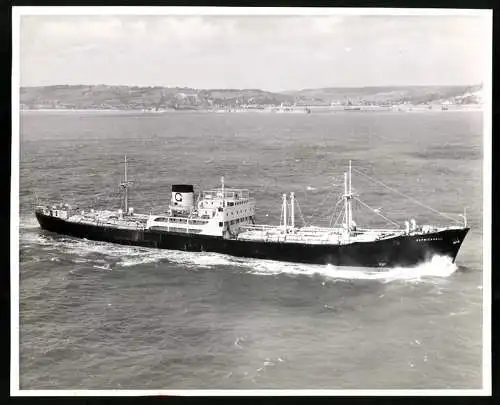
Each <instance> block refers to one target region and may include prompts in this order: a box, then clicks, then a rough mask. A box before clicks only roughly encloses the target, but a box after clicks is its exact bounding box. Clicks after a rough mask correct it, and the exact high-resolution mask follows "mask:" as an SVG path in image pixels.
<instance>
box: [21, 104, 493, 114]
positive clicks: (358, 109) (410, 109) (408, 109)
mask: <svg viewBox="0 0 500 405" xmlns="http://www.w3.org/2000/svg"><path fill="white" fill-rule="evenodd" d="M482 110H483V106H482V105H478V104H464V105H455V106H450V107H447V108H442V106H441V105H432V106H427V105H415V106H414V105H411V106H410V105H402V106H391V107H390V108H367V107H366V106H352V107H351V108H347V109H345V108H329V107H316V108H315V107H309V111H307V110H305V109H296V110H293V111H280V110H278V109H230V110H227V109H201V108H200V109H190V110H187V109H186V110H174V109H168V110H157V111H151V110H141V109H99V108H86V109H68V108H21V109H20V112H21V113H30V112H32V113H65V114H71V113H73V114H144V115H161V114H190V113H209V114H210V113H212V114H271V115H272V114H276V115H310V114H322V115H324V114H338V113H348V114H355V113H358V114H359V113H389V112H399V113H418V112H443V113H452V112H461V111H482Z"/></svg>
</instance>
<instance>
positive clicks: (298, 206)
mask: <svg viewBox="0 0 500 405" xmlns="http://www.w3.org/2000/svg"><path fill="white" fill-rule="evenodd" d="M295 203H296V204H297V208H298V210H299V215H300V219H302V223H303V224H304V226H307V223H306V220H305V219H304V215H302V210H301V209H300V205H299V201H298V200H295Z"/></svg>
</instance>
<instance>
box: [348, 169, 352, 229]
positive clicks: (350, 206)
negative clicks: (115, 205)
mask: <svg viewBox="0 0 500 405" xmlns="http://www.w3.org/2000/svg"><path fill="white" fill-rule="evenodd" d="M347 202H348V205H349V228H348V229H349V230H350V229H351V226H352V172H351V161H350V160H349V198H348V200H347Z"/></svg>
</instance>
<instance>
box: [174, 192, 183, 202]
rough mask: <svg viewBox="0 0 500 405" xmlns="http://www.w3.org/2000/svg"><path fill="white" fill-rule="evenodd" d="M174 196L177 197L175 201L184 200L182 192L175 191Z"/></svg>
mask: <svg viewBox="0 0 500 405" xmlns="http://www.w3.org/2000/svg"><path fill="white" fill-rule="evenodd" d="M174 198H175V201H179V202H180V201H182V194H181V193H175V196H174Z"/></svg>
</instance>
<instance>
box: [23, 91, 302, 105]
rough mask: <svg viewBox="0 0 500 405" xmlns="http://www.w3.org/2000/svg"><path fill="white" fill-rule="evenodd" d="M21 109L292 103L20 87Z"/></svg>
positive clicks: (208, 94) (238, 95)
mask: <svg viewBox="0 0 500 405" xmlns="http://www.w3.org/2000/svg"><path fill="white" fill-rule="evenodd" d="M20 101H21V104H22V105H23V107H24V108H34V109H36V108H75V109H121V110H129V109H131V110H135V109H152V110H158V109H169V108H170V109H172V108H173V109H186V108H189V109H206V108H214V107H218V108H223V107H226V106H237V105H243V104H246V105H248V104H254V105H280V104H281V103H288V102H292V101H293V97H290V96H288V95H285V94H278V93H271V92H268V91H263V90H257V89H249V90H238V89H212V90H198V89H193V88H186V87H137V86H106V85H96V86H83V85H73V86H70V85H60V86H43V87H22V88H21V94H20Z"/></svg>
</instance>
